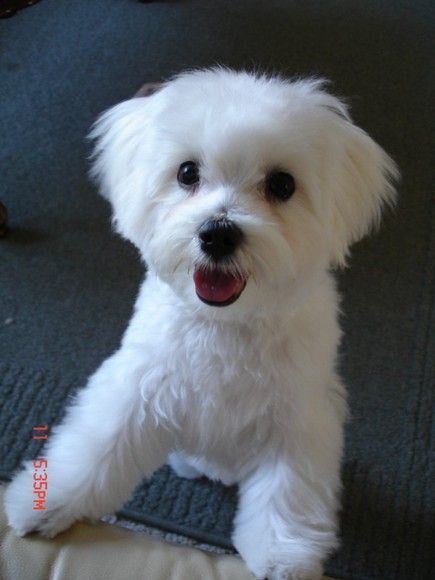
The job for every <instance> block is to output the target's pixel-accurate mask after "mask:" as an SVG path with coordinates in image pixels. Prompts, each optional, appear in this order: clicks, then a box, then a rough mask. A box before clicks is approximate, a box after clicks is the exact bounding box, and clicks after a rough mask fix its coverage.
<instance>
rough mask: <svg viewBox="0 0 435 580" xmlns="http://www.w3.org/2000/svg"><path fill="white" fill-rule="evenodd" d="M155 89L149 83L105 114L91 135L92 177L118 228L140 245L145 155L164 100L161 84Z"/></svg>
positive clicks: (93, 128)
mask: <svg viewBox="0 0 435 580" xmlns="http://www.w3.org/2000/svg"><path fill="white" fill-rule="evenodd" d="M152 89H153V90H151V86H150V85H145V86H144V87H142V89H141V90H140V91H139V93H140V94H139V93H138V94H136V95H135V96H134V98H132V99H130V100H128V101H124V102H122V103H120V104H118V105H116V106H114V107H112V108H111V109H109V110H108V111H106V112H105V113H103V114H102V115H101V116H100V117H99V118H98V119H97V121H96V123H95V124H94V126H93V127H92V130H91V132H90V135H89V137H90V139H92V140H94V141H95V147H94V152H93V154H92V157H91V160H92V168H91V176H92V177H93V178H94V179H95V180H96V181H97V183H98V185H99V188H100V193H101V194H102V195H103V197H105V198H106V199H107V200H109V201H110V203H111V204H112V208H113V223H114V226H115V229H116V230H117V232H118V233H120V234H121V235H122V236H123V237H125V238H127V239H129V240H130V241H132V242H133V243H135V244H136V245H138V244H139V243H140V239H139V237H140V227H139V224H138V223H137V222H138V219H140V216H141V211H140V208H142V209H143V206H144V203H145V200H144V192H145V191H146V185H145V183H144V177H145V176H144V172H143V171H141V168H142V165H143V163H142V157H143V156H144V154H145V155H146V146H147V141H148V136H149V133H150V131H151V130H152V121H153V117H154V115H155V113H156V111H157V110H158V108H159V103H160V101H159V98H158V94H159V93H158V94H156V91H158V89H157V85H152ZM144 94H146V95H147V96H143V95H144Z"/></svg>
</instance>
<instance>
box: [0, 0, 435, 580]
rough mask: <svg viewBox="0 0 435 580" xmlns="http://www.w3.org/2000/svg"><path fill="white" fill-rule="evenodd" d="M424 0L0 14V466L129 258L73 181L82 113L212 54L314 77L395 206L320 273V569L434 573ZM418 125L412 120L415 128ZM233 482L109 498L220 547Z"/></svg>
mask: <svg viewBox="0 0 435 580" xmlns="http://www.w3.org/2000/svg"><path fill="white" fill-rule="evenodd" d="M434 21H435V14H434V4H433V2H432V1H424V0H416V1H415V2H413V3H412V4H411V3H409V2H407V1H405V0H395V1H394V2H393V1H388V0H377V1H375V0H369V1H367V0H364V1H363V0H360V1H356V0H351V1H349V2H346V3H343V2H338V1H335V0H327V1H325V2H315V1H314V0H313V1H311V0H307V1H306V2H303V3H302V2H296V1H284V0H271V1H270V2H267V3H266V2H262V1H260V0H239V1H238V2H234V1H232V0H219V1H211V0H210V1H208V0H192V1H190V0H186V1H183V0H180V1H162V2H153V3H140V2H136V1H135V0H93V1H92V2H88V1H87V0H76V1H75V2H68V1H67V0H44V2H41V3H38V4H37V5H35V6H34V7H32V8H29V9H27V10H24V11H22V12H19V13H17V15H16V16H14V17H13V18H11V19H9V20H4V21H2V22H1V24H0V43H1V44H0V79H1V82H0V107H1V111H2V115H1V117H0V136H1V137H0V138H1V144H0V145H1V146H0V163H1V167H2V176H1V181H0V200H1V201H2V202H3V203H4V204H5V205H6V206H7V207H8V210H9V216H10V226H11V231H10V233H9V235H8V236H7V237H6V238H5V239H2V240H0V421H1V422H0V470H1V471H0V475H1V477H2V478H4V479H7V478H8V477H9V476H10V474H11V473H12V471H13V470H14V469H15V468H16V467H17V465H18V463H19V461H20V460H21V459H22V458H23V457H31V456H33V455H35V454H37V453H38V452H39V450H40V449H39V447H40V446H39V445H38V443H39V442H37V441H32V439H31V437H32V427H33V426H35V425H37V424H41V423H42V424H49V425H52V424H53V423H55V422H56V421H58V420H59V418H60V417H61V414H62V410H63V408H64V404H65V402H66V400H67V398H68V396H69V395H70V394H71V393H73V392H74V390H75V389H77V388H79V387H80V385H82V384H83V383H84V381H85V379H86V376H87V375H88V374H89V373H90V372H92V371H93V370H94V369H95V368H96V367H97V366H98V365H99V363H100V362H101V361H102V360H103V359H104V358H105V357H107V356H108V355H109V354H110V353H111V352H113V350H114V349H115V348H116V346H117V344H118V343H119V340H120V337H121V334H122V331H123V329H124V328H125V326H126V324H127V321H128V319H129V316H130V313H131V308H132V304H133V301H134V297H135V293H136V292H137V288H138V285H139V283H140V279H141V277H142V276H143V268H142V266H141V265H140V262H139V259H138V258H137V256H136V253H135V251H134V249H133V248H132V247H131V246H130V245H128V244H127V243H125V242H122V241H121V240H119V239H117V238H116V237H115V236H114V235H113V234H112V233H111V232H110V218H109V210H108V207H107V206H106V204H105V202H104V201H103V200H102V199H100V198H99V197H98V196H97V195H96V193H95V190H94V189H93V187H92V186H91V184H90V183H89V180H88V178H87V170H88V162H87V157H88V155H89V144H88V143H87V142H86V140H85V135H86V134H87V132H88V130H89V127H90V125H91V124H92V122H93V121H94V120H95V118H96V116H97V115H98V114H99V113H100V112H101V111H103V110H104V109H106V108H107V107H109V106H111V105H113V104H115V103H116V102H119V101H120V100H122V99H125V98H128V97H129V96H130V95H132V94H134V92H135V91H136V90H137V89H138V88H139V87H140V86H141V84H142V83H143V82H149V81H155V80H159V79H161V78H164V77H166V76H168V75H170V74H172V73H175V72H177V71H179V70H180V69H183V68H186V67H192V66H204V65H211V64H215V63H216V62H219V63H223V64H227V65H231V66H236V67H240V66H247V67H253V66H260V67H262V68H266V69H267V70H277V71H280V72H283V73H286V74H321V75H323V76H327V77H329V78H331V79H332V80H333V82H334V87H335V89H336V90H337V92H338V93H339V94H343V95H347V96H349V101H350V104H351V106H352V111H353V115H354V118H355V120H356V121H357V122H358V123H360V124H361V125H362V126H363V127H364V128H366V129H367V130H368V131H369V132H370V133H371V134H372V135H373V137H374V138H375V139H376V140H378V141H379V142H380V143H381V145H383V146H384V147H385V148H386V149H387V151H388V152H389V153H391V154H392V155H393V157H394V158H395V159H396V161H397V162H398V164H399V166H400V167H401V170H402V172H403V181H402V183H401V187H400V196H401V197H400V204H399V207H398V209H397V211H396V212H395V214H394V215H393V214H390V215H389V216H388V217H387V219H386V221H385V222H384V227H383V229H382V231H381V233H380V234H379V235H377V236H375V237H373V238H371V239H370V240H366V241H364V242H363V243H361V244H359V245H358V246H357V247H356V248H355V252H354V257H353V260H352V263H351V268H350V270H347V271H346V272H344V273H341V274H340V276H339V283H340V288H341V290H342V292H343V294H344V302H343V311H344V315H343V326H344V329H345V332H346V338H345V341H344V344H343V349H342V357H341V366H342V372H343V375H344V377H345V379H346V381H347V384H348V385H349V390H350V403H351V408H352V422H351V423H350V424H349V426H348V429H347V439H346V458H345V462H344V466H343V476H344V484H345V485H344V508H343V514H342V541H343V545H342V548H341V550H340V552H339V553H338V554H337V555H336V556H334V558H332V559H331V561H330V562H329V563H328V566H327V571H328V573H329V574H330V575H333V576H336V577H341V578H348V579H355V580H356V579H361V580H363V579H367V580H368V579H373V580H374V579H380V578H382V579H385V580H389V579H403V580H405V579H406V580H411V579H416V580H417V579H418V580H424V579H429V578H433V577H435V569H434V562H433V556H432V554H433V519H434V494H433V485H432V484H431V478H432V481H433V471H432V472H431V465H430V462H429V458H430V456H429V449H430V445H431V441H432V442H433V430H432V412H433V411H432V410H433V383H434V376H435V374H434V356H433V353H434V352H435V336H434V328H435V320H434V308H433V304H434V287H435V279H434V278H435V276H434V274H435V272H434V264H435V248H434V236H433V232H434V216H433V211H434V198H433V189H432V188H433V182H434V176H433V159H432V158H431V155H432V153H433V150H434V144H433V141H432V135H433V126H434V119H433V115H431V109H430V106H429V105H430V103H431V101H432V100H433V89H434V82H433V74H432V69H433V67H432V66H431V64H432V63H431V59H432V56H433V54H434V44H433V38H434V36H435V35H434ZM431 127H432V129H430V128H431ZM236 497H237V490H236V489H235V488H230V489H227V488H224V487H223V486H221V485H219V484H216V483H211V482H208V481H206V480H201V481H198V482H193V483H192V482H187V481H183V480H179V479H177V478H176V477H175V476H174V474H173V473H172V472H171V470H170V469H169V468H168V467H164V468H162V469H161V470H160V471H159V472H158V473H157V474H156V475H155V477H154V478H153V479H152V480H151V481H150V482H147V483H145V484H144V486H142V487H141V488H140V489H139V490H138V491H137V492H136V494H135V496H134V498H133V499H132V501H131V502H130V503H128V504H127V505H126V506H125V509H124V512H123V515H124V517H125V516H128V517H131V518H134V519H137V520H140V521H144V522H146V523H148V524H151V525H155V526H159V527H162V528H164V529H167V530H170V531H173V532H179V533H184V534H186V535H190V536H192V537H194V538H196V539H198V540H200V541H205V542H209V543H214V544H216V545H219V546H223V547H230V546H231V543H230V534H231V526H232V517H233V513H234V509H235V505H236Z"/></svg>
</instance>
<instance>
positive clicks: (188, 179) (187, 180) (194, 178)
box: [177, 161, 199, 187]
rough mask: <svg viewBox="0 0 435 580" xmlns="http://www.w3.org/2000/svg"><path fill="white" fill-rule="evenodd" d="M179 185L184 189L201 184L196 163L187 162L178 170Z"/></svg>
mask: <svg viewBox="0 0 435 580" xmlns="http://www.w3.org/2000/svg"><path fill="white" fill-rule="evenodd" d="M177 179H178V183H179V184H180V185H183V186H184V187H193V186H194V185H196V184H197V183H199V167H198V165H197V164H196V163H195V161H185V162H184V163H182V164H181V165H180V167H179V168H178V174H177Z"/></svg>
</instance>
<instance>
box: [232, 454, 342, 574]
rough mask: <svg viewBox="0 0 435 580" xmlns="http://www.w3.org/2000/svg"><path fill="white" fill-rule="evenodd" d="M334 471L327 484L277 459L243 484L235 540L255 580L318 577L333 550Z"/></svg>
mask: <svg viewBox="0 0 435 580" xmlns="http://www.w3.org/2000/svg"><path fill="white" fill-rule="evenodd" d="M306 467H307V466H305V468H306ZM312 467H313V466H310V468H309V469H310V470H311V468H312ZM314 469H315V467H314ZM333 469H336V473H335V474H334V476H333V477H332V480H330V481H325V479H324V477H325V476H324V474H322V473H318V475H319V479H317V477H316V475H315V474H314V473H313V472H311V473H310V472H309V471H308V472H305V473H304V468H303V467H302V469H301V466H300V465H294V464H293V462H292V461H291V460H290V459H289V458H285V457H281V458H279V459H277V460H274V461H271V462H269V463H265V464H264V465H261V466H260V467H259V468H258V469H257V470H256V471H255V472H254V473H253V474H252V475H251V476H250V477H248V478H247V479H246V480H245V481H244V482H242V484H241V486H240V503H239V511H238V514H237V517H236V521H235V532H234V536H233V540H234V544H235V546H236V548H237V550H238V551H239V553H240V554H241V555H242V557H243V558H244V560H245V562H246V563H247V565H248V567H249V569H250V570H251V571H252V572H253V573H254V575H255V576H256V577H257V578H265V577H267V578H268V580H278V579H279V580H290V579H291V580H318V579H319V578H321V575H322V563H323V560H324V559H325V557H326V555H327V554H328V553H329V552H330V551H331V550H332V549H333V548H334V546H335V545H336V535H335V530H336V513H335V512H336V507H337V506H336V498H335V496H336V493H335V492H336V488H337V487H338V482H337V474H338V464H337V465H336V466H335V467H334V468H333ZM313 475H314V478H313Z"/></svg>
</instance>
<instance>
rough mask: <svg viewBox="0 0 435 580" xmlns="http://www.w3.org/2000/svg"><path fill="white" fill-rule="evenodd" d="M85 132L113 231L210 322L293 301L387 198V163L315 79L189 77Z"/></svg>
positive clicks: (124, 106) (339, 257) (223, 74)
mask: <svg viewBox="0 0 435 580" xmlns="http://www.w3.org/2000/svg"><path fill="white" fill-rule="evenodd" d="M92 136H93V137H94V138H96V139H97V140H98V142H97V148H96V161H95V165H94V173H95V174H96V175H97V176H98V178H99V179H100V181H101V183H102V188H103V193H104V195H105V196H106V197H107V198H108V199H109V200H110V201H111V203H112V205H113V211H114V222H115V224H116V227H117V229H118V231H119V232H120V233H121V234H122V235H123V236H124V237H126V238H128V239H129V240H131V241H133V243H135V244H136V245H137V247H138V248H139V250H140V252H141V254H142V256H143V257H144V259H145V261H146V262H147V264H148V265H149V267H150V268H151V269H153V270H154V271H155V272H156V274H157V275H158V276H159V277H160V278H161V279H162V280H163V281H164V282H166V283H167V284H169V285H170V286H171V287H172V288H173V290H174V291H175V292H176V293H177V294H178V295H179V296H181V297H182V298H183V300H184V301H185V302H186V305H187V306H188V307H191V308H197V309H201V310H203V311H204V312H207V313H208V314H210V315H211V316H214V317H224V318H233V317H235V316H236V317H238V316H246V315H247V314H250V315H253V314H258V315H261V314H262V313H264V314H267V313H268V312H269V311H270V309H273V308H282V306H283V304H287V306H288V307H291V306H292V303H294V302H295V301H297V300H298V299H299V297H301V296H303V295H304V294H305V293H306V292H307V291H308V290H309V288H310V287H312V285H313V284H315V283H316V282H317V281H318V279H319V276H321V275H322V273H323V272H324V271H325V269H327V268H329V267H331V266H332V265H336V264H343V263H344V261H345V257H346V255H347V252H348V248H349V246H350V245H351V243H352V242H354V241H356V240H358V239H360V238H361V237H362V236H363V235H364V234H365V233H366V232H367V231H368V230H369V229H370V227H371V226H372V225H374V224H376V223H377V222H378V221H379V217H380V212H381V209H382V206H383V205H384V203H385V202H387V203H392V202H393V201H394V189H393V187H392V185H391V181H392V179H393V178H394V177H395V176H396V174H397V170H396V168H395V165H394V163H393V162H392V160H391V159H390V158H389V157H388V156H387V155H386V154H385V153H384V151H383V150H382V149H381V148H380V147H379V146H377V145H376V144H375V143H374V141H372V140H371V139H370V137H369V136H368V135H367V134H366V133H364V132H363V131H362V130H361V129H358V128H357V127H355V126H354V125H353V124H352V122H351V121H350V119H349V117H348V114H347V111H346V108H345V106H344V105H343V104H342V103H341V102H340V101H339V100H338V99H336V98H335V97H333V96H331V95H329V94H328V93H326V92H325V91H324V90H323V85H322V83H321V82H319V81H313V80H306V81H296V82H287V81H283V80H279V79H267V78H265V77H256V76H254V75H250V74H248V73H235V72H232V71H227V70H223V69H214V70H206V71H197V72H193V73H187V74H184V75H181V76H180V77H177V78H176V79H175V80H173V81H171V82H169V83H167V84H166V85H163V86H162V87H161V88H160V89H159V90H157V91H156V92H155V93H153V94H152V95H150V96H146V97H139V98H134V99H131V100H130V101H126V102H124V103H121V104H120V105H118V106H116V107H114V108H113V109H111V110H109V111H108V112H107V113H105V114H104V115H103V116H102V117H101V119H100V120H99V121H98V122H97V124H96V126H95V128H94V131H93V134H92Z"/></svg>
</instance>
